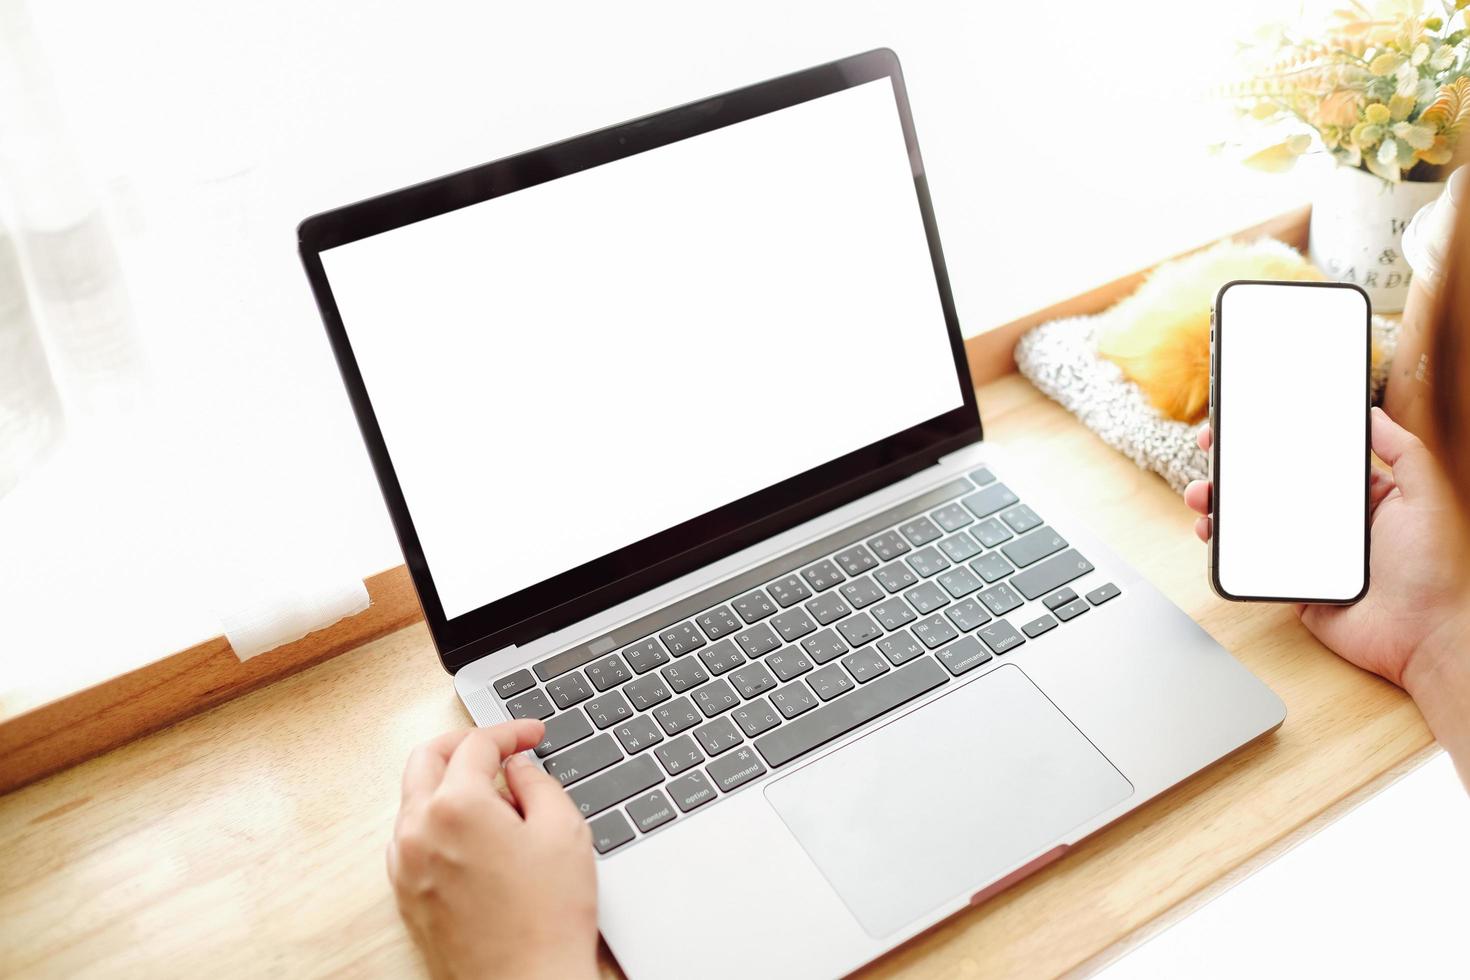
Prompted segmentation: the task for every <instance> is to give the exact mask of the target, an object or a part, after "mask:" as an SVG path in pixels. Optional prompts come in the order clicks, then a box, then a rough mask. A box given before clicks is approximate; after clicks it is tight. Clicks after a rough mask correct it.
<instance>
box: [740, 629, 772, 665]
mask: <svg viewBox="0 0 1470 980" xmlns="http://www.w3.org/2000/svg"><path fill="white" fill-rule="evenodd" d="M735 642H736V643H738V644H740V649H742V650H744V651H745V655H746V656H747V657H749V658H750V659H752V660H754V659H755V658H756V657H763V656H765V655H766V654H768V653H770V652H771V651H772V650H774V649H776V648H777V647H778V646H780V645H781V638H780V637H779V636H777V635H776V631H775V630H773V629H771V627H769V626H767V625H766V624H765V623H756V624H755V625H754V626H752V627H751V628H750V629H748V630H743V631H741V632H739V633H736V634H735Z"/></svg>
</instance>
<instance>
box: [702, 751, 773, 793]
mask: <svg viewBox="0 0 1470 980" xmlns="http://www.w3.org/2000/svg"><path fill="white" fill-rule="evenodd" d="M704 770H705V772H707V773H709V776H710V778H711V779H713V780H714V781H715V785H716V786H718V787H719V788H720V791H721V792H723V793H728V792H730V791H731V790H733V789H736V788H738V787H740V786H744V785H745V784H746V783H748V782H750V781H751V780H752V779H757V778H759V777H761V776H764V775H765V774H766V767H765V766H763V765H761V762H760V759H758V758H756V754H755V753H754V752H752V751H751V750H750V749H748V748H745V749H741V750H740V751H738V752H731V753H730V754H729V755H727V756H725V757H724V758H723V759H716V760H715V761H714V762H711V763H710V764H709V765H707V766H705V767H704Z"/></svg>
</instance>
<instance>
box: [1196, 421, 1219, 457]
mask: <svg viewBox="0 0 1470 980" xmlns="http://www.w3.org/2000/svg"><path fill="white" fill-rule="evenodd" d="M1194 441H1195V442H1196V443H1198V444H1199V447H1200V448H1201V449H1203V450H1204V451H1205V452H1209V451H1210V444H1211V443H1213V442H1214V441H1215V433H1214V431H1213V430H1212V429H1211V428H1210V427H1209V426H1208V425H1207V426H1205V427H1204V428H1203V429H1200V430H1199V435H1197V436H1195V438H1194Z"/></svg>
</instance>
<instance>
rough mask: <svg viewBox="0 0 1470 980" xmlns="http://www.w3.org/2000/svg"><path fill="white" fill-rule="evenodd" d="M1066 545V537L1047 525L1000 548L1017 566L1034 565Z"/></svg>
mask: <svg viewBox="0 0 1470 980" xmlns="http://www.w3.org/2000/svg"><path fill="white" fill-rule="evenodd" d="M1066 546H1067V539H1066V538H1064V537H1062V536H1061V535H1060V534H1058V533H1057V532H1055V531H1053V530H1052V529H1051V528H1049V527H1039V528H1037V529H1036V530H1035V531H1033V532H1032V533H1031V534H1028V535H1026V536H1024V537H1020V538H1017V539H1016V540H1014V541H1012V542H1011V543H1010V544H1008V545H1005V546H1004V547H1002V548H1001V549H1000V550H1001V551H1002V552H1003V553H1004V554H1005V556H1006V557H1007V558H1009V559H1010V560H1011V564H1012V565H1015V566H1016V567H1017V568H1025V567H1026V566H1027V565H1034V564H1036V563H1037V562H1039V561H1041V559H1043V558H1045V557H1046V556H1047V555H1054V554H1056V553H1057V552H1058V551H1061V550H1062V549H1063V548H1065V547H1066Z"/></svg>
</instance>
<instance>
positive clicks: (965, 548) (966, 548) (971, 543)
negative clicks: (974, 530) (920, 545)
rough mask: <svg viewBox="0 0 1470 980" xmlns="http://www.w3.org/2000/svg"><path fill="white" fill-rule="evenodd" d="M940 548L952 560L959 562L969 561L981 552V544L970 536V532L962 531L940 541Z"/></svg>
mask: <svg viewBox="0 0 1470 980" xmlns="http://www.w3.org/2000/svg"><path fill="white" fill-rule="evenodd" d="M939 550H940V551H942V552H944V557H946V558H948V559H949V560H950V561H952V562H955V563H959V562H962V561H969V560H970V559H971V558H974V557H975V556H976V555H978V554H980V545H979V544H978V543H977V542H976V541H975V539H974V538H972V537H970V532H968V531H961V532H959V533H958V534H951V535H950V536H949V537H947V538H945V539H944V540H943V541H941V542H939Z"/></svg>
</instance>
